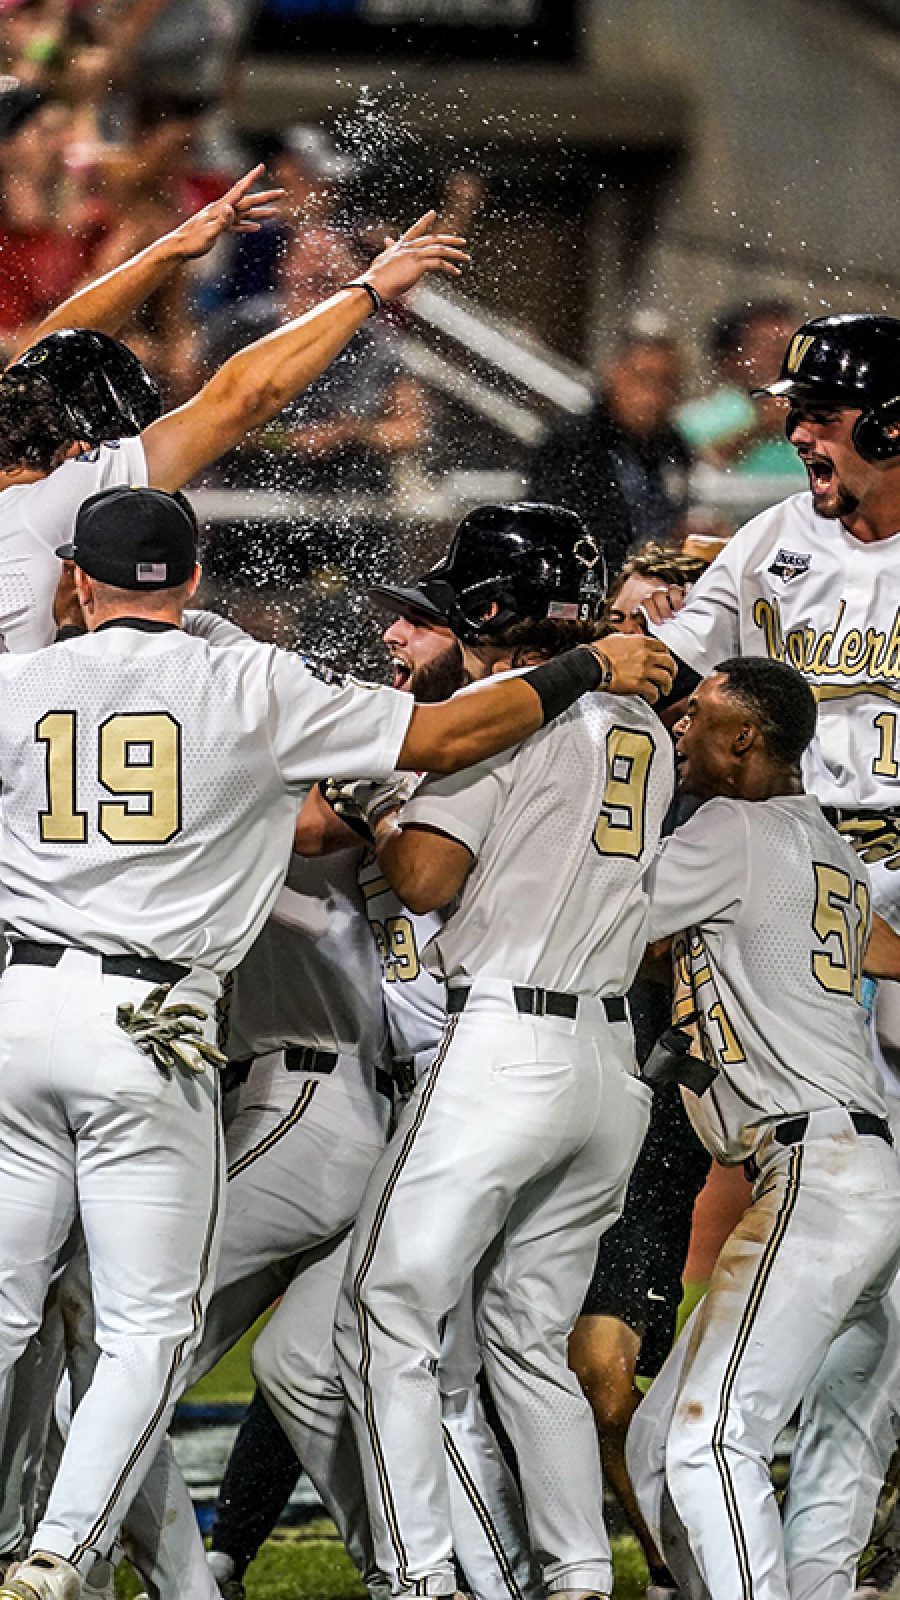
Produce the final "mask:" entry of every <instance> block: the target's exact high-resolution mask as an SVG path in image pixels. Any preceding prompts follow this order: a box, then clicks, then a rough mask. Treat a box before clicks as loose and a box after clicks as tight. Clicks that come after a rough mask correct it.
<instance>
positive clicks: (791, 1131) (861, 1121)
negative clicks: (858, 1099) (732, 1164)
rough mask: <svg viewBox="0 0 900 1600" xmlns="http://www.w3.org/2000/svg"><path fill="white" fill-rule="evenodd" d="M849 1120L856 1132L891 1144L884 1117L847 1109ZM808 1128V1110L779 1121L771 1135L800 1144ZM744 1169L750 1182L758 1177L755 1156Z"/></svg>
mask: <svg viewBox="0 0 900 1600" xmlns="http://www.w3.org/2000/svg"><path fill="white" fill-rule="evenodd" d="M847 1115H848V1117H849V1118H850V1121H851V1122H852V1124H853V1126H854V1128H855V1129H856V1131H857V1133H861V1134H871V1135H872V1136H873V1137H874V1138H876V1139H883V1140H884V1142H885V1144H893V1142H894V1135H893V1134H892V1133H891V1129H890V1125H889V1123H887V1122H886V1121H885V1119H884V1117H876V1116H875V1114H874V1112H872V1111H848V1112H847ZM808 1128H809V1112H804V1114H803V1115H802V1116H799V1117H788V1118H787V1119H786V1121H784V1122H779V1123H777V1124H776V1126H775V1127H774V1128H773V1130H772V1136H773V1138H774V1139H775V1140H776V1141H777V1143H778V1144H783V1145H792V1144H802V1143H803V1140H804V1139H805V1138H806V1134H807V1130H808ZM744 1171H745V1172H746V1174H747V1177H748V1178H749V1179H750V1182H751V1183H755V1182H756V1179H757V1178H758V1177H759V1164H758V1162H757V1160H756V1157H755V1156H751V1157H750V1158H749V1160H748V1161H745V1162H744Z"/></svg>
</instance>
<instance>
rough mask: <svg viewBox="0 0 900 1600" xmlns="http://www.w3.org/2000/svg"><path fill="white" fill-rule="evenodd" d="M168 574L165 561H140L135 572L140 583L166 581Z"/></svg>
mask: <svg viewBox="0 0 900 1600" xmlns="http://www.w3.org/2000/svg"><path fill="white" fill-rule="evenodd" d="M168 575H169V569H168V567H167V566H166V563H165V562H164V561H139V562H138V564H137V570H136V572H135V577H136V578H137V581H138V583H165V581H166V578H167V577H168Z"/></svg>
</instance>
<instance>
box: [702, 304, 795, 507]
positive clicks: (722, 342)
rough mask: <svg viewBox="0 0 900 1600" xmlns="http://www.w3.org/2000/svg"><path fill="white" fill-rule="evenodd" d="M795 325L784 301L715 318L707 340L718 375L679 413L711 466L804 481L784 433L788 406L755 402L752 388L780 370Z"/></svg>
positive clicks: (767, 401)
mask: <svg viewBox="0 0 900 1600" xmlns="http://www.w3.org/2000/svg"><path fill="white" fill-rule="evenodd" d="M796 323H797V318H796V314H795V312H794V311H793V310H792V309H791V307H790V306H789V305H788V304H787V302H786V301H783V300H765V301H757V302H756V304H755V305H744V306H736V307H733V308H732V309H731V310H728V311H725V312H722V313H721V315H720V316H718V317H717V318H716V320H715V321H714V323H713V325H712V329H711V332H710V336H709V351H710V355H711V356H712V359H713V363H714V368H715V370H714V375H713V377H712V379H711V380H710V382H709V383H708V384H707V385H706V392H705V393H704V394H702V395H701V396H700V397H699V398H698V399H696V400H689V401H688V402H687V403H686V404H685V405H683V406H680V407H679V409H678V411H677V412H676V414H675V421H676V422H677V424H678V426H679V428H680V429H681V431H682V433H683V434H684V436H685V438H686V439H687V441H688V443H689V444H690V445H691V447H692V448H693V449H694V450H696V452H697V454H698V455H699V456H701V457H702V459H703V460H704V461H708V462H709V463H710V465H711V466H714V467H733V468H734V469H735V471H737V472H753V473H781V472H784V473H793V474H794V476H795V477H797V478H799V479H802V478H803V475H804V474H803V468H802V466H801V465H800V464H799V462H798V460H797V455H796V452H795V451H794V450H793V449H792V447H791V446H790V445H789V444H788V441H787V439H786V438H785V436H784V417H785V412H784V407H783V406H782V405H781V404H780V403H779V402H778V401H777V400H772V399H765V400H751V399H750V390H751V389H753V388H755V387H756V386H757V385H758V384H760V383H764V382H765V381H766V380H765V373H767V372H777V370H778V368H779V366H780V364H781V357H782V355H783V354H784V350H785V347H786V345H787V342H788V340H789V339H790V336H791V334H792V332H793V330H794V328H795V327H796Z"/></svg>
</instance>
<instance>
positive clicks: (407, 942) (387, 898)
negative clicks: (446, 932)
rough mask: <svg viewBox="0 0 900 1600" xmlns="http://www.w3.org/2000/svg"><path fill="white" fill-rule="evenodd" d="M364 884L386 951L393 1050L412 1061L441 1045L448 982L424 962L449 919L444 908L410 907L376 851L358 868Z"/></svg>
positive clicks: (376, 931)
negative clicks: (414, 909) (416, 910)
mask: <svg viewBox="0 0 900 1600" xmlns="http://www.w3.org/2000/svg"><path fill="white" fill-rule="evenodd" d="M359 886H360V889H361V890H362V893H363V896H364V899H365V902H366V912H367V914H368V917H369V921H370V923H371V925H372V932H373V933H374V935H375V940H376V943H377V945H378V949H379V951H380V953H381V961H382V968H383V982H384V1007H385V1011H386V1013H387V1025H388V1033H389V1036H390V1041H391V1049H392V1051H393V1053H394V1056H395V1058H396V1059H397V1060H398V1061H407V1060H411V1059H412V1057H413V1056H416V1055H419V1054H420V1052H422V1051H427V1050H434V1049H435V1048H436V1046H437V1044H438V1041H439V1040H440V1037H441V1034H442V1032H443V1030H444V1024H445V1022H446V1020H447V995H446V991H445V989H444V985H443V984H442V983H439V982H438V980H437V978H435V977H433V976H432V974H431V973H430V972H429V971H428V968H427V967H426V966H424V965H423V962H422V952H423V951H424V949H425V946H426V945H427V944H428V942H429V940H430V939H432V938H433V937H434V935H435V934H436V933H437V932H438V929H439V928H440V927H441V926H442V925H443V921H444V919H443V917H442V915H441V913H440V912H439V911H426V912H424V913H422V914H418V913H414V912H412V911H409V910H408V909H407V907H406V906H405V905H404V904H403V902H402V901H401V900H399V899H398V898H397V896H396V895H395V893H394V891H393V889H392V888H391V886H390V884H389V883H388V881H387V878H386V877H385V876H384V873H383V872H382V870H381V866H380V865H379V862H378V859H377V857H376V856H374V855H370V856H367V857H366V858H365V859H364V860H363V862H362V864H361V866H360V868H359Z"/></svg>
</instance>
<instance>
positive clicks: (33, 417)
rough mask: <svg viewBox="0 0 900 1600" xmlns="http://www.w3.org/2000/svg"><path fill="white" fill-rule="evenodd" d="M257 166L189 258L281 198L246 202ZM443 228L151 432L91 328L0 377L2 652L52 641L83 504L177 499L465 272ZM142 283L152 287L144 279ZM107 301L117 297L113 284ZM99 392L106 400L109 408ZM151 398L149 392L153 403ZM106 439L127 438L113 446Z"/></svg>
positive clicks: (35, 348) (240, 362)
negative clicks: (434, 287)
mask: <svg viewBox="0 0 900 1600" xmlns="http://www.w3.org/2000/svg"><path fill="white" fill-rule="evenodd" d="M259 170H260V169H254V172H253V173H250V174H248V175H247V177H246V178H245V179H243V180H242V181H241V183H240V184H237V185H235V187H234V189H232V190H230V191H229V194H228V195H226V196H225V197H224V198H223V200H222V201H220V202H218V203H217V205H218V208H219V209H218V212H217V213H216V218H215V226H212V225H211V224H210V222H209V219H208V218H207V219H206V220H204V213H201V214H200V217H199V218H195V219H193V222H194V223H195V225H196V226H195V228H194V231H193V232H192V233H190V236H189V237H190V240H192V241H193V242H194V243H193V253H194V254H202V253H203V250H202V249H201V248H199V245H198V240H200V241H202V242H203V249H206V248H209V247H210V246H211V243H212V238H210V237H209V235H210V233H212V237H213V238H214V237H215V236H216V233H217V232H218V233H220V232H222V231H224V229H225V228H226V227H234V228H236V229H237V230H238V231H240V230H242V229H244V228H246V227H248V226H249V227H253V226H255V225H257V224H256V219H257V218H258V217H260V216H265V215H268V214H269V213H270V211H271V201H272V196H273V195H276V194H278V193H280V191H266V192H265V194H264V195H262V196H257V197H254V196H252V195H250V194H248V193H247V192H246V191H247V190H248V189H249V187H250V185H251V184H252V182H253V180H254V178H255V177H256V176H257V175H258V172H259ZM260 201H262V202H263V203H262V204H260V203H259V202H260ZM208 209H215V208H208ZM223 219H224V220H223ZM434 223H435V213H434V212H427V213H426V214H425V215H424V216H423V217H420V218H419V220H418V222H416V223H414V224H413V226H412V227H411V228H409V229H407V231H406V233H404V234H402V235H401V237H400V238H399V239H397V240H396V241H394V242H392V243H391V244H390V245H389V246H388V247H387V249H386V250H385V251H383V252H382V254H381V255H380V256H378V257H377V258H376V260H375V261H373V262H372V265H371V266H370V267H369V268H368V270H367V271H366V272H364V273H362V274H361V275H360V276H359V277H358V278H356V279H354V280H353V281H352V283H348V284H345V285H343V286H342V287H341V288H340V289H338V291H337V292H336V293H335V294H333V295H331V296H330V297H329V298H328V299H327V300H324V301H322V302H321V304H320V305H318V306H315V307H314V308H313V309H312V310H311V311H308V312H307V313H306V314H305V315H304V316H302V317H299V318H297V319H296V320H295V321H293V322H289V323H286V324H285V325H284V326H283V327H282V328H279V329H278V330H277V331H276V332H275V333H274V334H270V335H269V336H268V337H267V338H265V339H261V340H258V341H257V342H256V343H254V344H252V345H248V346H247V347H246V348H245V349H243V350H241V351H239V352H238V354H237V355H235V356H232V357H231V359H230V360H229V361H226V362H225V363H224V365H223V366H222V367H220V368H219V370H218V372H216V373H215V374H214V375H213V377H212V378H211V379H210V381H209V382H208V383H207V384H205V385H204V386H203V388H202V389H201V390H200V391H199V393H198V394H196V395H194V397H193V398H192V399H191V400H189V401H187V402H186V404H184V405H182V406H179V407H178V409H177V410H175V411H172V412H169V413H168V414H166V415H165V416H162V417H159V418H158V419H157V420H156V421H152V422H150V424H149V425H148V426H145V425H144V422H145V418H144V416H143V414H142V412H141V406H140V405H139V404H137V403H135V399H134V395H133V392H132V391H133V389H134V381H132V382H131V384H130V385H129V386H128V388H127V389H126V390H125V392H124V393H121V392H117V389H116V375H115V374H114V375H112V376H110V375H109V374H107V373H106V372H105V367H106V361H107V358H108V356H109V347H108V343H104V344H102V345H101V347H100V348H99V349H98V348H97V347H96V343H95V344H94V345H93V346H90V347H89V340H90V336H89V335H87V334H86V333H85V332H84V331H83V330H81V331H78V330H75V331H71V332H62V331H59V330H57V331H54V332H53V333H51V334H49V335H48V336H47V337H46V338H44V339H42V340H40V341H39V342H38V343H37V344H35V345H32V346H31V347H30V348H29V349H28V350H26V352H25V354H24V355H22V356H20V357H19V358H18V360H17V361H15V362H14V363H13V364H12V365H11V366H10V367H8V368H7V369H6V371H5V372H4V373H3V375H2V377H0V485H2V486H3V487H2V489H0V634H2V637H3V639H4V641H5V644H6V648H7V649H8V650H12V651H18V650H34V649H38V648H40V647H41V646H42V645H45V644H49V643H50V642H51V641H52V639H53V638H54V635H55V626H54V621H53V597H54V594H55V592H56V585H57V580H58V578H59V561H58V559H57V557H56V555H55V550H56V548H57V547H58V546H59V545H60V544H62V543H65V542H66V541H68V540H69V539H71V533H72V524H73V520H74V517H75V513H76V511H77V509H78V506H79V505H80V504H81V503H82V501H83V500H85V499H86V498H87V496H88V495H90V494H92V493H95V492H97V491H99V490H100V489H102V488H105V487H109V486H112V485H115V484H150V485H152V486H154V487H156V488H160V489H164V490H168V491H173V490H176V489H180V488H181V487H182V485H183V484H185V483H187V482H189V480H190V479H191V478H193V477H194V475H195V474H196V473H197V472H199V471H200V469H201V468H202V467H204V466H207V465H208V464H209V463H210V462H211V461H215V460H216V459H217V458H218V457H219V456H220V455H223V454H224V453H225V452H226V451H227V450H229V449H231V448H232V446H233V445H235V444H236V443H237V442H238V441H239V440H240V439H242V438H243V437H244V435H245V434H246V433H249V432H251V431H252V430H253V429H255V428H257V427H259V426H260V425H261V424H262V423H264V422H267V421H269V420H270V419H271V418H272V417H274V416H276V415H277V414H278V412H279V411H281V410H282V409H283V407H284V406H285V405H286V404H287V402H288V401H289V400H292V399H294V398H295V397H296V396H297V395H298V394H299V393H301V391H302V390H303V389H305V388H306V386H307V384H309V383H310V382H312V380H313V378H315V377H317V376H318V375H319V373H320V372H322V371H324V369H325V368H326V367H327V366H328V365H329V363H330V362H331V361H332V360H333V359H334V357H335V356H336V355H337V354H338V353H339V351H341V350H342V349H343V347H344V345H345V344H346V343H347V341H348V340H349V339H350V338H351V337H352V335H353V334H354V333H355V332H356V331H357V329H358V328H360V327H361V326H362V324H363V323H364V322H365V320H366V318H367V317H368V316H371V315H372V314H373V313H374V312H375V311H376V310H377V309H378V308H379V307H380V305H381V303H382V300H383V299H393V298H395V297H396V296H397V295H400V294H405V293H406V291H407V290H408V289H411V288H412V287H413V285H414V284H415V283H417V282H418V281H419V279H420V278H421V277H423V275H424V274H425V273H426V272H443V273H448V274H450V275H451V276H455V275H458V274H459V273H460V272H461V271H462V265H461V264H462V263H465V262H466V261H468V259H469V258H468V256H467V255H466V253H465V250H464V249H463V245H464V243H465V241H464V240H462V239H460V238H458V237H456V236H455V235H451V234H439V233H434V232H433V227H434ZM186 226H189V225H186ZM177 233H178V230H176V235H173V236H172V237H177ZM151 248H152V247H151ZM185 253H188V252H185ZM141 259H142V258H141V257H138V258H137V262H138V263H140V262H141ZM131 265H132V266H134V263H132V264H131ZM111 276H115V275H111ZM136 276H137V277H138V278H139V279H140V281H141V283H144V282H146V281H148V277H149V278H150V280H151V281H152V274H149V269H148V271H145V272H138V273H137V274H136ZM134 281H135V274H132V275H129V274H128V271H127V269H126V268H122V269H119V275H117V276H116V284H117V285H119V288H120V290H121V293H120V295H119V303H120V304H121V305H122V306H123V307H125V308H126V309H127V310H130V309H131V308H132V306H133V304H134ZM117 292H118V291H116V290H115V289H113V299H114V300H115V299H116V294H117ZM104 293H105V295H106V298H107V299H108V298H109V293H110V291H109V286H107V289H106V290H105V291H104ZM82 309H83V307H82ZM110 320H113V318H112V313H111V312H110V314H109V316H108V317H107V321H110ZM98 384H101V385H103V386H104V387H105V390H106V392H105V394H104V396H103V398H104V400H105V404H104V405H103V406H102V407H98V405H97V387H98ZM146 399H147V396H146V395H145V394H144V393H143V392H141V394H140V396H139V400H140V402H141V403H142V404H143V405H144V406H145V405H146ZM98 411H99V415H98ZM117 425H118V428H117ZM111 430H112V432H113V433H115V432H116V431H119V430H121V433H120V436H119V437H113V438H112V439H111ZM124 435H129V437H125V436H124ZM110 441H111V442H110ZM86 447H89V448H86Z"/></svg>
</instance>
